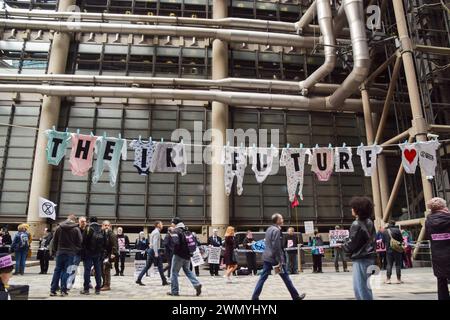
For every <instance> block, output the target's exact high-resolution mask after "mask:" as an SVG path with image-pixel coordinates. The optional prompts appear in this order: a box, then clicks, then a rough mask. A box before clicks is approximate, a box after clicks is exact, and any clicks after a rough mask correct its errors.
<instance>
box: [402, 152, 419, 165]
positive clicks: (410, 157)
mask: <svg viewBox="0 0 450 320" xmlns="http://www.w3.org/2000/svg"><path fill="white" fill-rule="evenodd" d="M403 154H404V155H405V158H406V160H408V162H409V163H412V162H413V161H414V159H415V158H416V155H417V152H416V150H414V149H411V150H409V149H405V151H403Z"/></svg>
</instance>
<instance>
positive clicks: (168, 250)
mask: <svg viewBox="0 0 450 320" xmlns="http://www.w3.org/2000/svg"><path fill="white" fill-rule="evenodd" d="M173 230H174V228H173V227H169V228H167V234H166V236H165V237H164V240H163V244H164V255H165V257H166V259H167V266H166V267H165V268H164V271H167V278H168V279H170V269H172V257H173V250H174V243H173V240H172V237H171V236H170V235H171V234H172V232H173Z"/></svg>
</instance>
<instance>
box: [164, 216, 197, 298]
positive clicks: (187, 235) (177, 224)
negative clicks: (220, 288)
mask: <svg viewBox="0 0 450 320" xmlns="http://www.w3.org/2000/svg"><path fill="white" fill-rule="evenodd" d="M171 223H172V227H173V228H174V230H173V232H172V233H171V235H170V236H171V237H172V240H173V243H174V252H173V257H172V270H171V271H170V273H171V278H170V282H171V288H170V289H171V290H170V292H168V293H167V294H168V295H169V296H178V295H179V286H178V274H179V273H180V269H181V268H183V271H184V273H185V274H186V277H187V278H188V279H189V281H190V282H191V283H192V285H193V286H194V288H195V291H196V295H197V296H199V295H200V294H201V293H202V285H201V283H200V281H198V280H197V278H196V276H195V274H194V273H193V272H192V271H191V270H189V265H190V262H191V257H192V256H193V255H194V252H195V251H196V250H197V243H196V241H195V237H194V235H193V234H192V233H191V232H190V231H189V230H188V228H187V227H186V226H185V225H184V223H183V221H182V220H181V219H180V218H173V219H172V221H171Z"/></svg>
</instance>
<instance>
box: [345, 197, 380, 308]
mask: <svg viewBox="0 0 450 320" xmlns="http://www.w3.org/2000/svg"><path fill="white" fill-rule="evenodd" d="M350 207H351V208H352V216H353V217H354V218H355V221H353V223H352V225H351V226H350V231H349V237H348V238H347V239H346V240H345V242H344V244H341V245H342V248H343V249H344V251H345V252H346V253H347V255H349V256H350V259H351V260H352V266H353V268H352V269H353V270H352V272H353V291H354V292H355V297H356V299H357V300H373V293H372V289H371V288H370V285H369V277H370V276H371V275H372V272H370V268H371V267H372V266H374V265H375V257H376V251H375V248H376V241H375V227H374V225H373V221H372V219H371V217H372V215H373V204H372V201H371V200H370V199H369V198H368V197H353V198H352V199H351V200H350Z"/></svg>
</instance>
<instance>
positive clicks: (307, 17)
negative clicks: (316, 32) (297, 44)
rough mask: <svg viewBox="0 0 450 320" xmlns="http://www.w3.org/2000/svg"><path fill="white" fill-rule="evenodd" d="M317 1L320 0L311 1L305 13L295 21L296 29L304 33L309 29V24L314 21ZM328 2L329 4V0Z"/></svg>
mask: <svg viewBox="0 0 450 320" xmlns="http://www.w3.org/2000/svg"><path fill="white" fill-rule="evenodd" d="M317 2H318V0H314V2H313V3H311V5H310V6H309V7H308V9H307V10H306V11H305V13H304V14H303V15H302V17H301V18H300V20H299V21H298V22H296V23H295V30H297V32H298V33H299V34H303V32H304V31H305V30H307V29H308V26H309V24H310V23H311V22H312V21H313V19H314V14H315V12H316V5H317ZM327 2H328V4H330V3H329V1H327Z"/></svg>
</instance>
